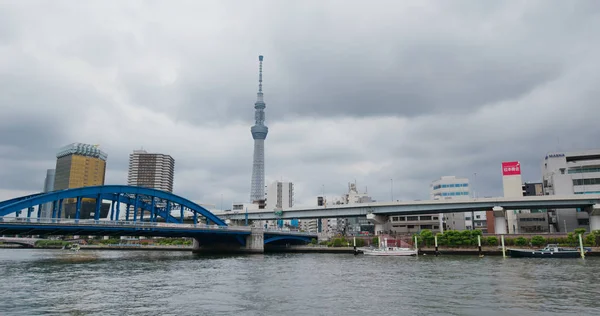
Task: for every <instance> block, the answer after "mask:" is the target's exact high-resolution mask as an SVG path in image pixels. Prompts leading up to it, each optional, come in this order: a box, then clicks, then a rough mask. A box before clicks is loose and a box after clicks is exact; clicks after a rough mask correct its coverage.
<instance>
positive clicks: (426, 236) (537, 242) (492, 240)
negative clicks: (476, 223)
mask: <svg viewBox="0 0 600 316" xmlns="http://www.w3.org/2000/svg"><path fill="white" fill-rule="evenodd" d="M579 234H584V235H583V236H582V237H583V243H584V245H585V246H588V247H595V246H600V230H596V231H593V232H591V233H588V234H585V229H584V228H580V229H576V230H575V231H574V232H571V233H568V234H567V236H566V237H544V236H532V237H529V238H528V237H523V236H520V237H516V238H512V237H504V245H505V246H529V245H531V246H534V247H540V246H544V245H546V244H559V245H564V246H576V245H578V244H579V237H578V236H579ZM416 236H417V243H418V245H419V247H433V246H434V245H435V240H434V239H435V237H434V235H433V233H432V232H431V231H430V230H428V229H424V230H422V231H421V232H420V233H419V234H418V235H416ZM477 236H482V237H481V245H482V246H498V245H499V244H500V238H498V237H496V236H488V237H483V234H482V232H481V231H480V230H463V231H455V230H448V231H445V232H444V233H443V234H441V233H438V234H437V239H438V246H445V247H473V246H477Z"/></svg>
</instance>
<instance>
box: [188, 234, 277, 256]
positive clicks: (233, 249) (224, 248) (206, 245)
mask: <svg viewBox="0 0 600 316" xmlns="http://www.w3.org/2000/svg"><path fill="white" fill-rule="evenodd" d="M241 242H244V245H242V244H241ZM192 252H194V253H264V252H265V234H264V231H263V230H262V229H261V228H252V231H251V233H250V235H238V237H237V238H230V239H228V240H225V239H224V240H222V241H214V240H212V241H208V240H207V241H205V242H204V241H203V240H202V239H201V238H194V241H193V248H192Z"/></svg>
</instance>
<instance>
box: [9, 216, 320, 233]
mask: <svg viewBox="0 0 600 316" xmlns="http://www.w3.org/2000/svg"><path fill="white" fill-rule="evenodd" d="M251 233H252V227H246V226H219V225H206V224H169V223H156V222H132V221H108V220H72V219H67V220H65V219H38V218H18V217H0V235H95V236H153V237H208V236H207V235H213V236H214V237H217V236H222V237H224V236H227V235H229V236H236V235H237V236H247V235H250V234H251ZM264 234H265V235H285V236H312V235H314V234H308V233H302V232H296V231H278V230H266V231H264Z"/></svg>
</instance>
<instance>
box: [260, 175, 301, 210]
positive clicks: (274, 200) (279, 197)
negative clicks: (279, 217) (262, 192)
mask: <svg viewBox="0 0 600 316" xmlns="http://www.w3.org/2000/svg"><path fill="white" fill-rule="evenodd" d="M293 206H294V184H293V183H292V182H281V181H275V182H273V183H272V184H271V186H269V188H268V189H267V205H266V207H265V208H266V209H268V210H287V209H289V208H292V207H293Z"/></svg>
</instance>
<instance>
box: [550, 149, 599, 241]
mask: <svg viewBox="0 0 600 316" xmlns="http://www.w3.org/2000/svg"><path fill="white" fill-rule="evenodd" d="M542 185H543V189H544V194H545V195H571V194H600V150H599V149H596V150H587V151H580V152H553V153H548V154H547V155H546V156H545V157H544V160H543V161H542ZM549 212H550V221H551V225H550V229H551V231H552V230H554V231H559V232H571V231H573V230H575V229H577V228H586V229H588V230H589V229H590V219H589V214H588V213H587V212H585V211H584V210H582V209H566V210H558V211H556V210H549ZM596 229H597V228H596Z"/></svg>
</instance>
